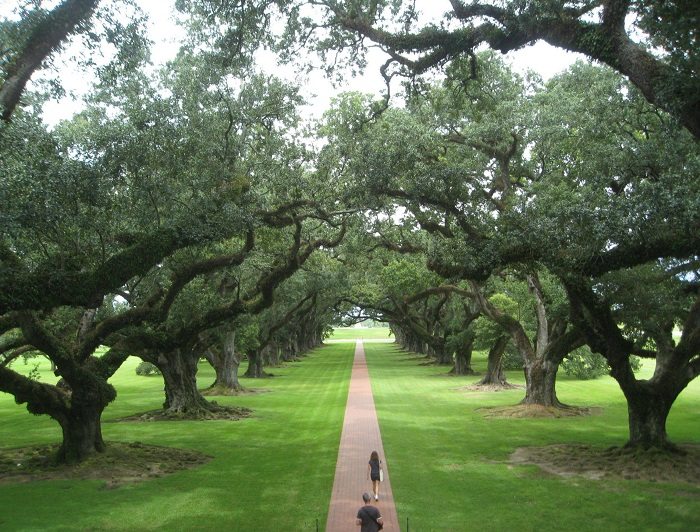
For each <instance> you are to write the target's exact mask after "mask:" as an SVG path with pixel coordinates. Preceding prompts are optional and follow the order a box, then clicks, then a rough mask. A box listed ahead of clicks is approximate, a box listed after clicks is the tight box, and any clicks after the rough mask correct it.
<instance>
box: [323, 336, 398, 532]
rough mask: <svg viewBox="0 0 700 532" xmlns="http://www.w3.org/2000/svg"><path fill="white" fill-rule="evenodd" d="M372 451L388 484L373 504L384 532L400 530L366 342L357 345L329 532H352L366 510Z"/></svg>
mask: <svg viewBox="0 0 700 532" xmlns="http://www.w3.org/2000/svg"><path fill="white" fill-rule="evenodd" d="M372 451H377V452H378V453H379V457H380V458H381V460H382V462H383V465H384V482H382V483H381V485H380V487H379V501H378V502H374V501H373V502H372V504H374V505H375V506H376V507H377V508H379V511H380V512H381V514H382V517H383V521H384V530H386V531H387V532H391V531H398V530H399V520H398V517H397V515H396V506H395V505H394V496H393V494H392V492H391V482H390V479H389V477H390V475H389V468H388V467H387V462H386V457H385V456H384V448H383V447H382V437H381V434H380V433H379V423H378V421H377V411H376V410H375V409H374V398H373V397H372V387H371V386H370V381H369V372H368V371H367V363H366V361H365V349H364V346H363V344H362V341H361V340H359V341H358V342H357V344H356V345H355V361H354V364H353V367H352V377H351V378H350V392H349V393H348V403H347V406H346V407H345V421H344V422H343V433H342V435H341V437H340V449H339V451H338V462H337V463H336V466H335V480H334V481H333V495H332V496H331V504H330V507H329V510H328V522H327V524H326V532H348V531H350V532H352V531H354V530H359V527H358V526H357V525H355V519H356V517H357V510H359V509H360V507H361V506H362V504H363V503H362V493H364V492H365V491H366V492H368V493H369V492H371V491H372V483H371V482H370V481H369V480H367V462H368V461H369V455H370V453H371V452H372Z"/></svg>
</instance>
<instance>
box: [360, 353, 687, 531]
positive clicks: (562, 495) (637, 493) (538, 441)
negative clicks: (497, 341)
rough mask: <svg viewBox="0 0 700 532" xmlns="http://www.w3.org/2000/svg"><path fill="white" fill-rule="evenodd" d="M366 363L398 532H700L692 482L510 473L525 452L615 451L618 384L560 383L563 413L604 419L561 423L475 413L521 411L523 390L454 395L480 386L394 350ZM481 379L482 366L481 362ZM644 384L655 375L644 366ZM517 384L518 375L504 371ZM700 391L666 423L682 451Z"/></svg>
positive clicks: (683, 400) (621, 429)
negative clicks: (579, 411) (598, 410)
mask: <svg viewBox="0 0 700 532" xmlns="http://www.w3.org/2000/svg"><path fill="white" fill-rule="evenodd" d="M365 351H366V353H367V358H368V364H369V369H370V375H371V378H372V387H373V391H374V400H375V404H376V407H377V411H378V415H379V420H380V426H381V431H382V439H383V444H384V450H385V452H386V460H387V465H388V467H389V468H390V471H391V480H392V488H393V492H394V498H395V500H396V502H397V510H398V514H399V519H400V521H401V523H402V525H405V523H406V518H407V517H408V518H409V523H410V530H411V531H414V530H415V531H419V532H427V531H431V530H434V531H450V530H454V531H468V530H480V531H481V530H538V531H541V530H551V531H560V530H576V531H588V530H590V531H596V532H601V531H610V530H621V531H622V530H698V529H700V489H699V488H694V487H689V486H688V485H685V484H677V485H671V484H657V483H650V482H639V481H624V482H623V481H615V482H610V481H593V480H585V479H583V478H578V477H577V478H569V479H562V478H560V477H554V476H551V475H548V474H545V473H543V472H541V471H540V470H539V469H537V468H535V467H532V466H510V465H508V464H507V463H505V462H506V460H507V458H508V456H509V455H510V453H511V452H513V451H514V450H515V449H516V448H518V447H521V446H541V445H548V444H553V443H566V442H581V443H585V444H591V445H599V446H601V447H610V446H619V445H621V444H623V443H624V442H625V441H626V437H627V409H626V404H625V402H624V398H623V396H622V393H621V392H620V389H619V387H618V386H617V384H616V383H615V381H613V380H612V379H610V378H608V377H606V378H600V379H597V380H595V381H575V380H571V379H568V378H567V377H566V376H565V375H562V376H561V377H560V378H559V381H558V386H557V389H558V394H559V397H560V399H561V400H563V401H564V402H565V403H569V404H572V405H579V406H599V407H602V408H603V413H602V414H601V415H596V416H590V417H585V418H580V417H579V418H568V419H565V418H562V419H509V420H507V419H485V418H484V417H483V416H482V415H481V414H479V413H478V412H475V409H476V408H479V407H482V406H491V405H512V404H516V403H517V402H518V401H520V399H522V397H523V393H524V391H523V390H512V391H505V392H497V393H479V392H466V391H460V390H457V388H459V387H460V386H464V385H466V384H469V383H471V382H473V381H475V380H477V379H476V378H475V377H447V376H444V374H445V373H446V371H447V370H448V369H449V368H446V367H442V368H441V367H436V366H424V365H421V363H422V362H423V361H424V359H421V358H418V357H416V356H415V355H411V354H409V353H405V352H402V351H400V350H398V349H397V348H396V347H394V346H392V345H381V344H368V345H366V346H365ZM476 366H477V369H480V368H482V369H483V368H484V367H485V360H483V359H477V360H476ZM645 371H646V375H647V376H648V375H649V374H650V371H651V370H650V368H649V367H647V368H645ZM508 378H509V380H510V381H511V382H513V383H520V384H522V377H521V375H520V374H519V372H509V374H508ZM698 411H700V382H697V381H696V382H694V383H692V384H691V386H690V387H688V389H686V390H685V391H684V392H683V393H682V394H681V396H680V397H679V399H678V400H677V401H676V404H675V405H674V408H673V410H672V412H671V416H670V418H669V421H668V432H669V436H670V438H671V439H672V440H673V441H674V442H676V443H682V442H694V443H698V442H699V440H700V418H699V417H698V415H697V414H698Z"/></svg>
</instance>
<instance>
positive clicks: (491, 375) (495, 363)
mask: <svg viewBox="0 0 700 532" xmlns="http://www.w3.org/2000/svg"><path fill="white" fill-rule="evenodd" d="M507 345H508V337H507V336H501V337H500V338H499V339H498V340H496V343H495V344H493V346H491V349H490V350H489V358H488V365H487V368H486V375H484V378H483V379H481V380H480V381H479V382H478V384H493V385H497V386H503V385H505V384H506V373H505V371H503V353H504V352H505V350H506V346H507Z"/></svg>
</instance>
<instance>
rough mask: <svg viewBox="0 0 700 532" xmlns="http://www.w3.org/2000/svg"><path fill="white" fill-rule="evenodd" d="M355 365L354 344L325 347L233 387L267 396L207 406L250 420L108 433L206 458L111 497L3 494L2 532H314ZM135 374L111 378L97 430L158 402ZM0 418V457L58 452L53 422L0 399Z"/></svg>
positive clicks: (65, 488)
mask: <svg viewBox="0 0 700 532" xmlns="http://www.w3.org/2000/svg"><path fill="white" fill-rule="evenodd" d="M353 354H354V346H353V345H352V344H338V345H333V346H325V347H322V348H320V349H317V350H315V351H314V352H312V353H311V354H310V355H309V356H307V357H305V358H304V359H302V361H300V362H295V363H292V364H289V365H288V366H287V367H284V368H271V369H269V371H271V372H272V373H274V374H275V377H274V378H271V379H264V380H253V379H243V384H244V386H247V387H250V388H253V387H257V388H262V389H265V390H267V392H265V393H260V394H256V395H245V396H239V397H217V398H214V399H215V400H216V401H218V402H219V403H220V404H231V405H240V406H247V407H249V408H251V409H253V410H254V417H252V418H250V419H246V420H242V421H238V422H224V421H205V422H155V423H110V422H106V423H104V425H103V431H104V435H105V438H106V439H107V440H108V441H110V440H112V441H114V440H119V441H126V442H128V441H139V442H142V443H145V444H154V445H163V446H173V447H181V448H190V449H196V450H198V451H201V452H203V453H207V454H209V455H211V456H213V457H214V458H213V460H212V461H211V462H209V463H208V464H206V465H205V466H203V467H200V468H197V469H193V470H186V471H181V472H179V473H176V474H174V475H170V476H167V477H162V478H158V479H155V480H151V481H147V482H140V483H135V484H130V485H127V486H123V487H120V488H117V489H113V490H106V489H104V483H103V482H101V481H67V480H66V481H42V482H32V483H25V484H2V485H0V508H3V512H2V515H0V529H2V530H89V529H100V530H212V531H213V530H315V527H316V519H318V520H319V523H320V525H321V526H323V524H324V523H325V520H326V515H327V512H328V505H329V502H330V495H331V490H332V486H333V476H334V473H335V463H336V459H337V453H338V445H339V441H340V433H341V430H342V424H343V416H344V412H345V404H346V401H347V393H348V384H349V379H350V373H351V369H352V360H353ZM136 364H137V361H136V360H130V361H128V363H127V364H125V366H124V367H123V368H122V369H121V370H120V371H119V372H118V373H117V375H115V377H114V378H113V383H114V384H115V386H116V388H117V391H118V392H119V396H118V398H117V400H116V401H115V403H114V404H113V405H110V407H109V408H108V409H107V411H106V412H105V416H104V418H105V420H106V421H107V420H111V419H115V418H119V417H123V416H126V415H129V414H134V413H137V412H141V411H145V410H149V409H154V408H157V407H158V406H159V405H160V404H161V403H162V401H163V388H162V387H163V385H162V380H161V379H160V378H159V377H155V378H144V377H137V376H136V375H135V373H134V368H135V366H136ZM213 378H214V375H213V371H212V370H211V368H209V367H208V366H207V365H205V364H202V365H200V373H199V374H198V381H199V383H200V386H201V387H205V386H207V385H208V384H210V383H211V382H212V381H213ZM47 379H48V377H47ZM0 416H2V419H3V423H2V426H0V438H1V441H2V445H3V447H18V446H22V445H34V444H36V443H42V442H56V441H58V438H59V431H58V428H57V425H56V424H55V423H53V422H51V421H50V420H48V419H44V418H42V417H33V416H30V415H29V414H28V413H27V412H26V410H25V409H24V407H20V406H17V405H15V404H14V402H13V401H12V398H11V397H10V396H8V395H4V394H3V395H2V396H0ZM16 427H21V430H19V431H18V430H16Z"/></svg>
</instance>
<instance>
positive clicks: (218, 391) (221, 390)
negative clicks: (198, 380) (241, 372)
mask: <svg viewBox="0 0 700 532" xmlns="http://www.w3.org/2000/svg"><path fill="white" fill-rule="evenodd" d="M269 391H270V390H265V389H263V388H241V389H240V390H234V389H233V388H227V387H225V386H216V387H214V388H207V389H206V390H200V393H201V394H202V395H204V396H207V397H211V396H217V395H222V396H238V395H256V394H259V393H267V392H269Z"/></svg>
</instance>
